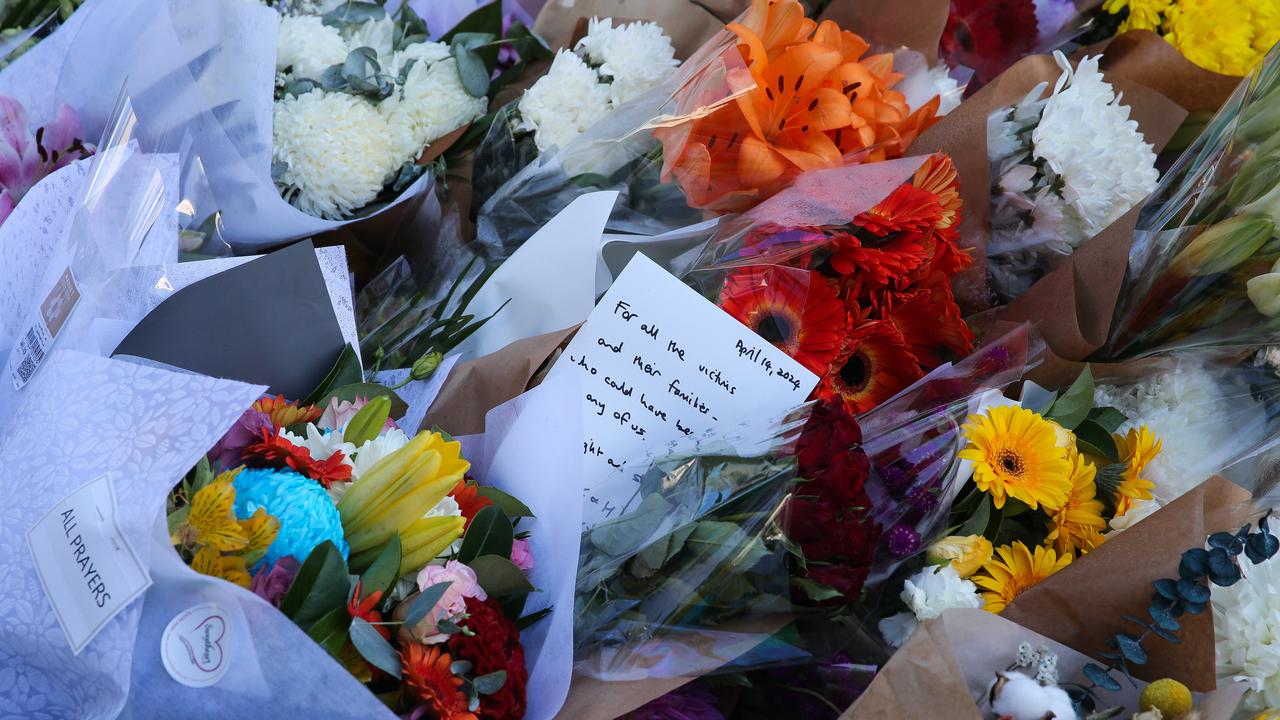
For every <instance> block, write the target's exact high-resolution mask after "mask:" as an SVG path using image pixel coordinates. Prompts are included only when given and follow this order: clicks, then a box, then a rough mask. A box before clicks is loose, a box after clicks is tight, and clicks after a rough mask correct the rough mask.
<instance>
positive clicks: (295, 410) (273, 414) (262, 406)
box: [253, 395, 324, 428]
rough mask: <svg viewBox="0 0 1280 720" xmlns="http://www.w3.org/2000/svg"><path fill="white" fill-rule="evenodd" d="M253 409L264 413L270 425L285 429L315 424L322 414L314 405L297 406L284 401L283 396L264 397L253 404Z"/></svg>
mask: <svg viewBox="0 0 1280 720" xmlns="http://www.w3.org/2000/svg"><path fill="white" fill-rule="evenodd" d="M253 409H254V410H257V411H258V412H261V413H266V415H267V417H269V418H271V424H272V425H275V426H276V427H277V428H286V427H289V426H290V425H297V424H298V423H309V422H315V421H316V420H319V419H320V416H321V415H322V414H323V413H324V411H323V410H321V409H320V408H318V407H316V406H315V405H298V404H297V403H292V402H289V401H288V400H285V399H284V396H283V395H277V396H275V397H264V398H261V399H259V400H258V401H257V402H255V403H254V404H253Z"/></svg>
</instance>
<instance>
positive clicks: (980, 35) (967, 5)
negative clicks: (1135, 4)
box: [939, 0, 1087, 89]
mask: <svg viewBox="0 0 1280 720" xmlns="http://www.w3.org/2000/svg"><path fill="white" fill-rule="evenodd" d="M1086 26H1087V21H1086V20H1085V18H1084V17H1083V16H1082V15H1081V13H1080V12H1079V11H1078V10H1077V9H1076V5H1075V3H1072V2H1069V1H1068V0H1047V1H1041V2H1034V1H1033V0H996V1H995V2H983V0H955V1H954V2H952V3H950V12H949V13H948V15H947V25H946V29H945V30H944V31H943V34H942V41H941V43H939V52H940V54H941V55H942V57H943V58H945V59H946V61H947V64H949V65H951V66H952V67H955V66H963V67H968V68H972V69H973V71H974V84H973V87H974V88H975V89H976V88H979V87H982V86H983V85H986V84H987V83H989V82H991V81H992V80H994V79H995V78H996V77H997V76H998V75H1000V73H1002V72H1004V71H1005V70H1006V69H1008V68H1009V67H1010V66H1011V65H1013V64H1014V63H1015V62H1017V61H1018V60H1019V59H1021V58H1022V57H1025V56H1027V55H1031V54H1034V53H1039V52H1048V51H1050V50H1054V49H1056V48H1058V47H1059V46H1061V45H1064V44H1066V43H1067V42H1068V41H1070V40H1071V39H1072V38H1073V37H1075V36H1077V35H1079V34H1080V33H1081V32H1082V31H1083V30H1084V29H1085V27H1086Z"/></svg>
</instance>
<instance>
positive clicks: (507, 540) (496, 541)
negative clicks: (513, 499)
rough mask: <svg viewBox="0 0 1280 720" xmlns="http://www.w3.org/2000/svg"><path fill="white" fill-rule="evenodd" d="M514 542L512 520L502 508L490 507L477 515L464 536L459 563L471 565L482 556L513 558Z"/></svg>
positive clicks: (459, 552) (459, 553) (459, 551)
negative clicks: (512, 548) (512, 547)
mask: <svg viewBox="0 0 1280 720" xmlns="http://www.w3.org/2000/svg"><path fill="white" fill-rule="evenodd" d="M514 541H515V532H514V531H513V530H512V528H511V518H509V517H507V514H506V513H505V512H503V511H502V508H500V507H498V506H496V505H490V506H488V507H486V508H483V509H482V510H480V512H478V513H476V516H475V517H474V518H472V519H471V524H470V525H468V526H467V532H466V534H465V535H463V536H462V547H461V548H459V550H458V562H461V563H465V564H468V565H469V564H471V561H472V560H475V559H476V558H478V557H480V556H481V555H499V556H501V557H511V544H512V543H513V542H514Z"/></svg>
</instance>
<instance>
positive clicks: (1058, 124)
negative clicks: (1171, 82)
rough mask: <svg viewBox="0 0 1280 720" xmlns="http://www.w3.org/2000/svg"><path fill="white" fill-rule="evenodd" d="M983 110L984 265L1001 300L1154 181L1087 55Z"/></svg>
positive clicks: (1123, 110) (1148, 156)
mask: <svg viewBox="0 0 1280 720" xmlns="http://www.w3.org/2000/svg"><path fill="white" fill-rule="evenodd" d="M1054 57H1055V59H1056V60H1057V61H1058V65H1059V66H1060V67H1061V68H1062V76H1061V77H1060V78H1059V79H1058V82H1057V84H1056V85H1055V86H1054V89H1053V93H1052V94H1051V95H1050V96H1049V97H1046V98H1041V95H1043V94H1044V91H1045V88H1046V84H1045V83H1041V84H1039V85H1037V86H1036V87H1035V88H1033V89H1032V90H1031V92H1030V93H1028V94H1027V96H1026V97H1025V98H1023V99H1022V100H1021V101H1020V102H1019V103H1018V104H1017V105H1015V106H1013V107H1008V108H1002V109H1000V110H998V111H996V112H994V113H992V114H991V116H990V117H989V118H988V120H987V149H988V156H989V159H990V163H991V184H992V188H991V205H992V206H991V238H990V241H989V242H988V246H987V247H988V251H987V254H988V271H989V273H990V275H991V286H992V289H993V291H994V292H995V293H996V295H997V296H998V297H999V299H1000V300H1001V301H1002V302H1007V301H1009V300H1011V299H1013V298H1014V297H1016V296H1018V295H1019V294H1021V293H1022V292H1023V291H1025V290H1026V289H1027V288H1028V287H1030V286H1031V285H1032V284H1033V283H1034V282H1035V281H1036V280H1039V279H1040V278H1041V277H1042V276H1043V275H1044V274H1045V273H1046V272H1048V271H1049V270H1050V269H1052V267H1053V266H1054V264H1055V263H1056V261H1057V260H1058V259H1059V258H1062V257H1065V256H1067V255H1070V254H1071V253H1072V252H1074V251H1075V249H1076V248H1078V247H1079V246H1080V245H1081V244H1082V243H1083V242H1084V241H1085V240H1088V239H1089V238H1091V237H1093V236H1094V235H1097V234H1098V233H1099V232H1101V231H1102V230H1103V228H1105V227H1107V226H1108V225H1110V224H1111V223H1113V222H1115V221H1116V220H1118V219H1119V218H1120V216H1122V215H1124V214H1125V213H1126V212H1128V211H1129V210H1130V209H1131V208H1133V207H1134V206H1135V205H1137V204H1138V203H1140V202H1142V201H1143V199H1144V198H1146V196H1147V195H1148V194H1150V193H1151V191H1152V190H1154V189H1155V186H1156V181H1157V180H1158V179H1159V175H1158V173H1157V172H1156V168H1155V163H1156V155H1155V152H1154V151H1153V150H1152V146H1151V145H1150V144H1149V143H1147V142H1146V141H1145V140H1144V139H1143V136H1142V133H1141V132H1139V130H1138V124H1137V122H1136V121H1134V120H1132V119H1130V117H1129V108H1128V107H1127V106H1125V105H1123V104H1122V103H1121V100H1122V98H1121V97H1119V96H1117V95H1116V93H1115V90H1114V89H1113V88H1112V87H1111V85H1110V84H1109V83H1107V82H1106V81H1105V80H1103V79H1102V75H1101V73H1099V71H1098V58H1096V57H1092V58H1088V57H1087V58H1084V59H1083V60H1081V61H1080V63H1079V65H1078V66H1077V67H1076V68H1075V70H1074V71H1073V70H1072V68H1071V65H1070V64H1069V63H1068V62H1067V59H1066V58H1065V57H1064V56H1063V55H1062V54H1061V53H1055V54H1054Z"/></svg>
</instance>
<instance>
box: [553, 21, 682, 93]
mask: <svg viewBox="0 0 1280 720" xmlns="http://www.w3.org/2000/svg"><path fill="white" fill-rule="evenodd" d="M578 48H580V49H581V50H582V51H583V52H584V53H586V56H587V59H588V60H590V61H591V63H592V64H593V65H596V66H597V68H596V69H597V72H598V73H599V74H600V75H601V76H603V77H604V79H605V80H607V81H608V82H609V102H610V104H612V105H613V106H614V107H617V106H619V105H622V104H623V103H625V102H627V101H629V100H632V99H634V98H637V97H639V96H641V95H643V94H644V93H646V92H648V91H649V90H651V89H653V88H654V87H657V86H658V84H659V83H661V82H662V81H663V80H665V79H666V78H667V76H668V75H670V74H671V70H672V68H674V67H675V66H676V65H679V64H680V63H679V62H678V61H677V60H676V50H675V47H673V46H672V45H671V38H668V37H667V36H666V35H665V34H663V32H662V27H661V26H659V25H658V24H657V23H651V22H636V23H630V24H627V25H619V26H618V27H614V26H613V20H612V19H610V18H604V19H603V20H601V19H600V18H591V21H590V23H589V25H588V26H587V35H586V37H584V38H582V39H581V40H579V41H578Z"/></svg>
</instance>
